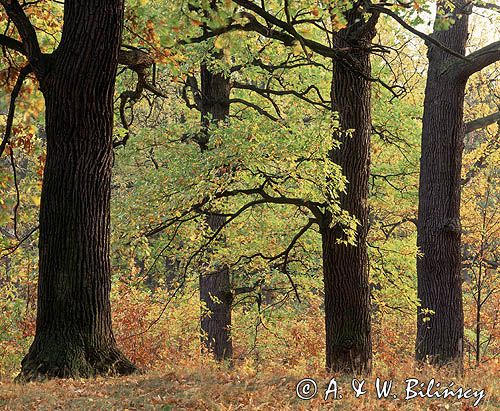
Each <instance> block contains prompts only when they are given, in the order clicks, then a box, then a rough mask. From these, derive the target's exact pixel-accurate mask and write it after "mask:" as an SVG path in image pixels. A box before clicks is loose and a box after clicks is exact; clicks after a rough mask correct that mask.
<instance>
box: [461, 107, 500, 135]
mask: <svg viewBox="0 0 500 411" xmlns="http://www.w3.org/2000/svg"><path fill="white" fill-rule="evenodd" d="M499 121H500V111H499V112H497V113H493V114H490V115H488V116H485V117H481V118H477V119H475V120H472V121H469V122H467V123H465V133H466V134H467V133H472V132H473V131H476V130H479V129H480V128H485V127H488V126H489V125H490V124H493V123H496V122H499Z"/></svg>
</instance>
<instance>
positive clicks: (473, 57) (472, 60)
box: [456, 41, 500, 79]
mask: <svg viewBox="0 0 500 411" xmlns="http://www.w3.org/2000/svg"><path fill="white" fill-rule="evenodd" d="M467 60H468V61H461V62H457V63H456V64H457V67H456V69H457V70H458V71H457V73H458V75H459V76H460V77H461V78H464V79H467V78H469V77H470V76H471V75H472V74H474V73H476V72H478V71H481V70H482V69H484V68H485V67H487V66H489V65H490V64H493V63H495V62H497V61H499V60H500V41H495V42H494V43H491V44H488V45H487V46H484V47H483V48H481V49H479V50H477V51H474V52H473V53H470V54H469V55H468V56H467Z"/></svg>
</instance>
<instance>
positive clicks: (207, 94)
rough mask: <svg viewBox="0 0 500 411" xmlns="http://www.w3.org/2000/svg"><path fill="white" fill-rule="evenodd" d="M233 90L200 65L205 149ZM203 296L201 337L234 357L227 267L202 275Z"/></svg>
mask: <svg viewBox="0 0 500 411" xmlns="http://www.w3.org/2000/svg"><path fill="white" fill-rule="evenodd" d="M230 91H231V87H230V83H229V79H227V78H225V77H224V76H223V75H222V74H214V73H212V72H211V71H210V70H209V69H208V68H207V66H206V65H202V66H201V122H202V128H203V133H202V137H201V141H200V147H201V149H202V151H204V150H206V148H207V144H208V141H209V137H210V135H209V126H210V121H213V122H215V123H217V122H219V121H224V120H226V119H227V117H228V116H229V95H230ZM207 223H208V225H209V226H210V228H211V229H212V231H216V230H217V229H219V228H220V227H221V226H222V225H223V224H224V218H223V217H220V216H217V215H215V214H210V215H208V216H207ZM200 300H201V302H202V303H203V304H204V306H205V309H203V310H202V315H201V340H202V344H203V347H204V349H206V350H208V351H210V352H212V353H213V355H214V357H215V359H217V360H224V359H229V358H231V357H232V355H233V344H232V340H231V305H232V292H231V282H230V277H229V269H228V268H227V267H225V266H222V267H219V268H217V269H216V270H215V271H210V272H207V273H202V274H201V275H200Z"/></svg>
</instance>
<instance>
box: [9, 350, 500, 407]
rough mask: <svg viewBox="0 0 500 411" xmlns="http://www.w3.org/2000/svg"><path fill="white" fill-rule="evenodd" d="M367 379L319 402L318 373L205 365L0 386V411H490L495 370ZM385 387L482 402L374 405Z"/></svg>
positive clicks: (411, 372)
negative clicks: (434, 385)
mask: <svg viewBox="0 0 500 411" xmlns="http://www.w3.org/2000/svg"><path fill="white" fill-rule="evenodd" d="M382 368H384V367H378V369H376V370H375V372H374V376H372V377H370V378H367V380H366V383H365V387H366V389H367V393H366V394H365V395H364V396H362V397H360V398H354V395H353V391H352V390H351V387H350V382H351V379H350V378H349V379H347V378H345V377H343V378H337V380H338V384H339V387H341V393H342V394H343V398H342V399H338V400H332V399H329V400H328V401H324V399H323V398H322V395H324V390H325V387H326V385H327V382H328V381H329V379H330V377H329V376H327V375H326V374H325V373H324V372H322V371H318V372H316V373H314V372H313V373H312V374H311V371H308V375H304V374H301V372H303V371H298V370H295V369H288V370H287V369H286V368H285V367H282V368H279V367H276V366H275V367H273V369H271V370H266V369H264V368H263V369H262V370H260V371H259V370H256V369H255V368H253V367H251V366H248V365H246V364H244V363H242V364H238V365H236V366H235V367H234V368H233V369H228V368H226V367H222V366H217V365H214V364H212V363H210V362H208V361H203V360H202V361H201V362H200V363H199V364H197V365H195V364H193V361H190V362H185V363H182V361H181V362H180V363H179V362H177V363H175V364H171V365H170V366H168V367H166V368H165V369H164V370H163V371H161V372H159V371H151V372H148V373H145V374H143V375H135V376H131V377H125V378H109V379H104V378H98V379H95V380H89V381H73V380H70V381H49V382H46V383H31V384H27V385H16V384H12V383H7V382H3V383H0V409H2V410H13V411H14V410H236V409H239V410H292V409H293V410H306V409H313V410H323V409H324V410H326V409H338V410H351V409H359V410H439V409H450V410H472V409H481V410H497V409H500V401H499V397H498V363H490V364H489V366H488V367H484V368H482V369H477V370H469V371H467V373H466V374H465V376H463V377H460V378H454V377H452V376H451V375H450V374H449V373H446V372H444V371H441V372H437V371H436V372H433V371H432V370H431V369H425V370H415V369H413V368H412V366H411V364H403V363H401V366H400V367H399V368H398V369H393V370H390V371H388V372H387V371H386V372H382V371H380V372H379V369H382ZM376 376H378V377H380V378H382V379H393V381H394V384H395V388H394V391H393V392H394V393H395V394H398V395H399V397H400V398H402V397H404V387H405V383H404V380H405V379H406V378H410V377H415V378H419V379H420V380H421V381H428V380H429V379H430V378H432V377H434V378H436V380H438V381H441V382H442V383H443V384H444V385H448V383H449V381H454V382H455V386H464V387H470V388H473V389H484V390H485V392H486V396H485V398H484V399H483V400H482V401H481V403H480V405H479V407H478V408H474V407H473V406H472V404H473V402H474V400H473V399H469V400H464V399H462V400H459V399H457V398H455V399H453V398H448V399H437V398H433V399H418V400H415V399H413V400H409V401H405V400H403V399H397V400H396V399H392V398H391V399H388V400H379V399H377V398H376V394H375V392H374V391H375V390H374V378H375V377H376ZM304 377H311V378H315V379H316V381H317V382H318V386H319V392H318V395H317V396H316V398H314V399H313V400H312V401H303V400H300V399H298V398H297V397H296V394H295V386H296V383H297V381H299V380H300V379H301V378H304Z"/></svg>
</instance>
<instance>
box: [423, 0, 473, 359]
mask: <svg viewBox="0 0 500 411" xmlns="http://www.w3.org/2000/svg"><path fill="white" fill-rule="evenodd" d="M438 10H439V11H444V12H445V13H449V12H450V11H453V10H449V9H447V8H446V7H445V6H444V5H443V4H441V5H440V6H439V8H438ZM453 12H454V14H455V17H456V22H455V23H454V24H453V25H452V26H451V27H450V28H449V29H448V30H435V33H434V34H433V37H434V38H436V39H437V40H439V41H440V42H441V43H443V44H444V45H446V46H447V47H448V48H450V49H452V50H454V51H456V52H458V53H460V54H465V45H466V41H467V35H468V34H467V29H468V13H470V5H468V6H466V5H465V3H464V2H459V3H458V4H457V6H456V9H455V10H454V11H453ZM436 23H439V19H438V18H436ZM428 59H429V71H428V76H427V85H426V89H425V101H424V116H423V126H422V127H423V128H422V155H421V160H420V186H419V208H418V238H417V244H418V247H419V249H420V251H421V253H422V254H423V256H422V257H421V258H419V259H418V260H417V275H418V298H419V299H420V301H421V306H420V308H419V310H418V318H417V341H416V358H417V360H421V361H429V362H431V363H433V364H446V363H450V362H457V363H458V365H459V366H460V367H461V366H462V357H463V337H464V334H463V309H462V277H461V240H460V234H461V227H460V172H461V167H462V150H463V142H464V136H465V127H464V122H463V106H464V95H465V85H466V81H467V79H466V78H462V77H460V76H458V75H457V71H456V70H452V69H450V68H451V67H453V65H452V63H454V62H456V61H457V57H454V56H452V55H450V54H449V53H447V52H446V51H443V50H442V49H441V48H439V47H436V46H434V45H430V46H429V51H428ZM428 310H432V312H433V313H429V311H428Z"/></svg>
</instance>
